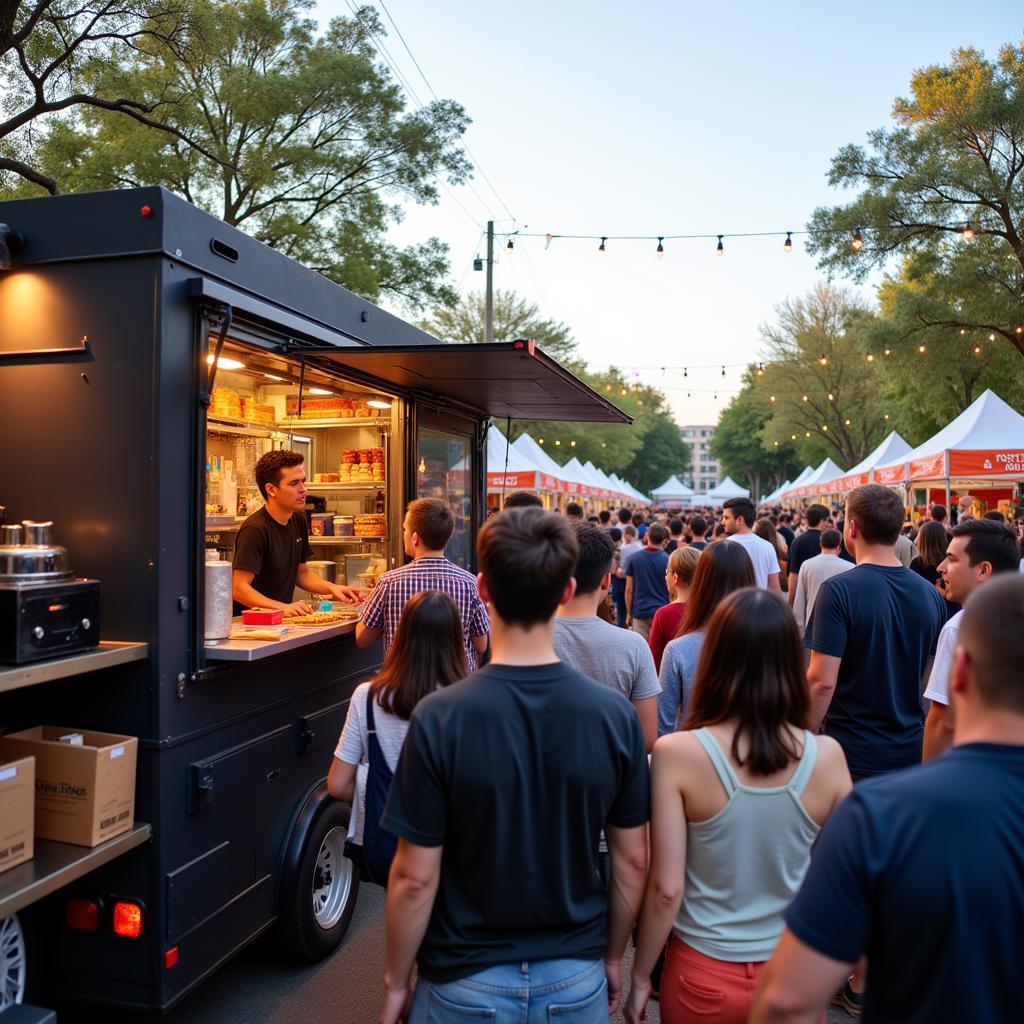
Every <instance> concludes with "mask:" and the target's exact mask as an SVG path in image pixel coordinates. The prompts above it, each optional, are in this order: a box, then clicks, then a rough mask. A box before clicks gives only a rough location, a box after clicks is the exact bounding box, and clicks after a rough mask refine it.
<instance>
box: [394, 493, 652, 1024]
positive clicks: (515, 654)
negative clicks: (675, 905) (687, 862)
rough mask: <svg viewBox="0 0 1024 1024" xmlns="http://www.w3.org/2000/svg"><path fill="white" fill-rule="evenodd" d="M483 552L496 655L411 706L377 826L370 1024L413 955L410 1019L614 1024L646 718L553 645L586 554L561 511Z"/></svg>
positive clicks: (645, 785) (509, 519)
mask: <svg viewBox="0 0 1024 1024" xmlns="http://www.w3.org/2000/svg"><path fill="white" fill-rule="evenodd" d="M477 548H478V556H479V562H480V568H481V576H480V578H479V582H478V585H479V589H480V596H481V598H482V599H483V600H484V601H485V602H486V604H487V606H488V611H489V612H490V617H491V622H492V624H493V626H492V628H493V632H492V658H491V661H490V663H489V664H488V665H487V667H486V668H483V669H481V670H480V671H478V672H476V673H474V674H473V675H471V676H470V677H469V678H468V679H465V680H463V681H462V682H461V683H456V684H455V685H454V686H450V687H448V688H446V689H443V690H439V691H438V692H436V693H434V694H431V695H430V696H429V697H426V698H425V699H424V700H422V701H421V702H420V703H419V705H417V707H416V710H415V711H414V712H413V715H412V719H411V721H410V724H409V732H408V735H407V737H406V740H405V744H404V746H403V748H402V754H401V757H400V759H399V762H398V765H397V768H396V770H395V775H394V780H393V782H392V785H391V790H390V793H389V796H388V802H387V806H386V808H385V811H384V815H383V817H382V819H381V823H382V825H383V826H384V827H385V828H386V829H388V830H389V831H390V832H393V833H394V834H396V835H397V836H398V837H399V842H398V850H397V853H396V854H395V859H394V862H393V864H392V868H391V874H390V876H389V880H388V905H387V928H386V931H387V949H386V962H385V976H384V983H385V988H386V997H385V1005H384V1011H383V1013H382V1014H381V1018H380V1019H381V1021H382V1022H383V1024H393V1022H395V1021H397V1020H398V1019H399V1017H400V1016H402V1015H403V1014H404V1013H405V1012H406V1010H407V1009H408V1004H409V1000H410V998H411V993H410V988H409V986H410V972H411V969H412V964H413V959H414V958H415V959H416V961H417V963H418V965H419V978H418V982H417V985H416V992H415V1000H414V1003H413V1005H412V1018H411V1019H412V1020H426V1019H434V1018H433V1017H429V1018H428V1016H427V1014H428V1013H430V1012H431V1011H432V1010H433V1011H436V1013H437V1014H438V1015H439V1016H438V1017H437V1019H439V1020H440V1019H444V1020H449V1019H454V1018H455V1017H458V1019H462V1017H463V1016H466V1017H467V1019H468V1018H469V1017H472V1018H474V1019H476V1018H480V1019H488V1020H490V1019H495V1020H498V1021H502V1020H511V1019H512V1018H513V1015H516V1017H517V1019H518V1014H519V1012H521V1011H522V1012H524V1013H525V1012H527V1011H528V1012H529V1016H530V1019H531V1020H532V1019H534V1017H535V1016H536V1017H537V1019H540V1018H541V1017H542V1016H543V1017H544V1019H545V1020H546V1019H548V1016H547V1015H548V1014H550V1015H551V1017H552V1019H554V1018H555V1017H558V1015H559V1013H560V1012H562V1013H564V1012H567V1011H569V1010H570V1009H571V1008H575V1012H576V1013H577V1015H578V1019H580V1020H583V1019H586V1020H592V1019H597V1018H598V1017H600V1018H601V1019H606V1018H605V1017H604V1016H603V1014H604V1013H606V1012H608V1013H610V1012H614V1009H615V1007H616V1005H617V1004H618V1001H619V997H620V993H621V978H620V961H621V958H622V955H623V953H624V951H625V946H626V942H627V940H628V938H629V934H630V930H631V928H632V926H633V922H634V920H635V918H636V914H637V912H638V910H639V907H640V901H641V898H642V895H643V887H644V880H645V867H644V865H645V863H646V850H647V830H646V823H647V821H648V818H649V815H650V789H649V779H648V770H647V758H646V755H645V751H644V740H643V733H642V730H641V728H640V722H639V719H638V718H637V715H636V712H635V711H634V710H633V708H632V706H631V705H630V703H629V701H628V700H626V698H625V697H624V696H622V694H620V693H617V692H614V691H612V690H610V689H608V688H606V687H603V686H601V685H600V684H598V683H596V682H594V681H593V680H590V679H587V678H586V676H582V675H580V674H579V673H578V672H575V671H573V670H572V669H571V668H569V667H568V666H567V665H565V664H563V663H562V662H560V661H559V660H558V659H557V657H556V655H555V650H554V643H553V635H552V634H553V621H552V619H553V616H554V613H555V610H556V608H557V607H558V606H559V604H561V603H564V602H566V601H568V600H570V599H571V597H572V595H573V591H574V588H575V581H574V580H573V571H574V568H575V565H576V560H577V555H578V546H577V541H576V536H575V531H574V530H573V529H572V527H571V526H570V525H569V524H568V523H567V522H566V521H565V519H564V518H562V517H560V516H555V515H552V514H551V513H548V512H544V511H542V510H541V509H535V508H522V509H509V510H506V511H504V512H502V513H501V514H500V515H497V516H494V517H493V518H491V519H489V520H488V521H487V523H486V524H485V525H484V526H483V528H482V529H481V531H480V535H479V540H478V543H477ZM602 828H604V830H605V834H606V838H607V842H608V847H609V851H610V854H611V875H612V883H611V885H610V886H609V888H608V890H605V888H604V887H603V885H602V884H601V881H600V878H599V874H598V843H599V840H600V834H601V829H602ZM612 894H614V895H612ZM602 961H603V966H602ZM581 1004H582V1005H583V1006H589V1008H590V1015H589V1016H582V1015H580V1013H581V1011H580V1006H581ZM437 1008H440V1009H437ZM583 1012H584V1013H585V1011H583ZM566 1019H568V1018H566ZM574 1019H575V1018H574Z"/></svg>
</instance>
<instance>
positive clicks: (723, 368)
mask: <svg viewBox="0 0 1024 1024" xmlns="http://www.w3.org/2000/svg"><path fill="white" fill-rule="evenodd" d="M722 376H723V377H724V376H725V367H724V366H723V367H722Z"/></svg>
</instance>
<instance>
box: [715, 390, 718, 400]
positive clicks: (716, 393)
mask: <svg viewBox="0 0 1024 1024" xmlns="http://www.w3.org/2000/svg"><path fill="white" fill-rule="evenodd" d="M715 401H716V402H717V401H718V392H717V391H716V392H715Z"/></svg>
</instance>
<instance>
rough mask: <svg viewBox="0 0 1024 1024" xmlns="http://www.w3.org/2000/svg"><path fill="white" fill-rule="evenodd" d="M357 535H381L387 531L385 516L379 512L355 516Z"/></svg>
mask: <svg viewBox="0 0 1024 1024" xmlns="http://www.w3.org/2000/svg"><path fill="white" fill-rule="evenodd" d="M355 520H356V521H355V535H356V536H357V537H383V536H384V534H385V533H386V532H387V517H386V516H384V515H382V514H381V513H379V512H370V513H367V514H366V515H361V516H356V517H355Z"/></svg>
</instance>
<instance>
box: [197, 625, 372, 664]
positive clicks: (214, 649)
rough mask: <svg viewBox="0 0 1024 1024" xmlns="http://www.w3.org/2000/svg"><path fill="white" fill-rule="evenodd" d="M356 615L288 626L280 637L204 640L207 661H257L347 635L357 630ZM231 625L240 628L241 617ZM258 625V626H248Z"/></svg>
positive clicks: (255, 627) (233, 627)
mask: <svg viewBox="0 0 1024 1024" xmlns="http://www.w3.org/2000/svg"><path fill="white" fill-rule="evenodd" d="M357 621H358V620H357V619H350V620H348V621H346V622H335V623H333V624H332V625H329V626H291V627H289V629H288V632H287V633H285V634H284V635H283V636H282V637H281V639H280V640H222V641H220V642H219V643H217V642H214V641H211V640H207V641H206V660H207V661H259V660H260V659H262V658H272V657H274V655H277V654H284V653H285V652H286V651H294V650H296V649H297V648H299V647H308V646H309V645H310V644H315V643H319V642H320V641H321V640H329V639H331V638H332V637H336V636H348V634H350V633H354V632H355V631H356V622H357ZM231 628H232V630H234V629H243V628H247V627H243V626H242V620H241V618H235V619H232V620H231ZM251 628H253V629H259V627H258V626H253V627H251Z"/></svg>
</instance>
